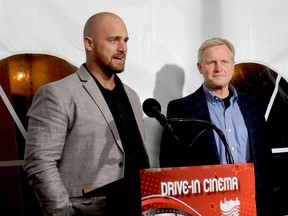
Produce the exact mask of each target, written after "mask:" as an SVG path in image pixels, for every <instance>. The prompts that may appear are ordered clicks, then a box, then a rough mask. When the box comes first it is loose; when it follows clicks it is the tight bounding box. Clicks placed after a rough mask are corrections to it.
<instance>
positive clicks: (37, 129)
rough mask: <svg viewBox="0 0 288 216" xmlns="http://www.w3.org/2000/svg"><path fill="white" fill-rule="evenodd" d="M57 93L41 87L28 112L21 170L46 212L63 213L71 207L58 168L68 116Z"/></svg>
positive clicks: (51, 213) (47, 213)
mask: <svg viewBox="0 0 288 216" xmlns="http://www.w3.org/2000/svg"><path fill="white" fill-rule="evenodd" d="M58 94H59V91H58V92H57V90H52V88H50V87H49V86H44V87H42V88H40V89H39V91H38V92H37V93H36V94H35V96H34V99H33V103H32V106H31V108H30V109H29V111H28V114H27V116H28V118H29V124H28V136H27V140H26V149H25V155H24V170H25V171H26V172H27V174H28V181H29V184H30V185H31V186H32V188H33V189H34V192H35V195H36V197H37V199H38V201H39V203H40V207H41V208H42V209H43V211H44V213H45V215H66V214H68V212H69V211H73V209H72V207H71V206H72V204H71V203H70V201H69V196H68V193H67V190H66V188H65V187H64V185H63V183H62V181H61V178H60V174H59V172H58V168H57V163H58V161H59V160H60V158H61V154H62V149H63V146H64V142H65V136H66V131H67V118H68V117H67V115H66V113H65V109H64V108H63V106H61V97H59V95H58Z"/></svg>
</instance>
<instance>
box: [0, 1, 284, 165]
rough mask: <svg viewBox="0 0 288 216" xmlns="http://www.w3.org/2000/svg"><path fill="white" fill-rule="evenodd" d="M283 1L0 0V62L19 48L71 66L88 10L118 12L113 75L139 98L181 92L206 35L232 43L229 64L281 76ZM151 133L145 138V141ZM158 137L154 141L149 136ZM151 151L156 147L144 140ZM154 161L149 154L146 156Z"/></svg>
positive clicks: (193, 75)
mask: <svg viewBox="0 0 288 216" xmlns="http://www.w3.org/2000/svg"><path fill="white" fill-rule="evenodd" d="M287 10H288V1H286V0H274V1H270V0H241V1H239V0H145V1H135V0H105V1H97V0H83V1H79V0H49V1H47V0H9V1H5V0H0V60H1V59H4V58H7V57H9V56H12V55H15V54H21V53H40V54H50V55H54V56H57V57H60V58H62V59H64V60H67V61H68V62H70V63H72V64H73V65H75V66H80V65H81V64H82V63H83V62H84V61H85V53H84V48H83V43H82V30H83V26H84V23H85V21H86V20H87V19H88V17H90V16H91V15H93V14H94V13H96V12H100V11H110V12H114V13H117V14H118V15H120V16H121V17H122V18H123V20H124V21H125V23H126V24H127V28H128V32H129V37H130V40H129V43H128V47H129V48H128V49H129V50H128V59H127V64H126V70H125V72H124V73H123V74H121V75H120V77H121V79H122V80H123V81H124V82H125V83H127V84H128V85H130V86H131V87H132V88H134V89H135V90H136V91H137V92H138V94H139V96H140V99H141V101H142V102H143V101H144V100H145V99H146V98H149V97H154V98H157V99H159V100H160V102H161V105H162V108H163V109H164V110H163V109H162V112H163V113H165V112H166V111H165V106H166V105H167V103H168V101H169V100H171V99H173V98H176V97H181V96H183V95H187V94H189V93H190V92H192V91H194V90H195V89H196V88H197V87H198V86H199V85H200V84H201V83H202V77H201V76H200V75H199V73H198V71H197V67H196V60H197V49H198V47H199V46H200V44H201V43H202V42H203V41H204V40H206V39H208V38H210V37H223V38H226V39H228V40H230V41H231V42H232V43H233V44H234V45H235V48H236V62H237V63H240V62H258V63H261V64H264V65H266V66H268V67H270V68H271V69H273V70H274V71H276V72H277V73H278V74H279V75H281V76H283V77H284V78H286V80H287V78H288V67H287V65H286V64H287V63H286V60H288V43H287V41H288V39H287V38H288V28H287V27H286V23H285V22H286V21H287V20H288V13H287ZM146 123H147V125H151V124H152V125H153V126H154V127H150V126H149V127H147V132H146V133H147V140H148V142H150V143H153V142H154V143H158V141H159V137H160V135H159V134H160V132H161V128H158V129H156V130H155V129H153V130H152V129H151V128H157V123H155V120H154V121H153V122H152V120H146ZM151 137H153V141H152V140H151ZM157 139H158V141H157ZM149 151H150V152H151V154H153V155H156V156H155V158H157V151H158V146H157V145H153V144H151V145H150V146H149ZM152 165H153V166H157V159H154V158H153V159H152Z"/></svg>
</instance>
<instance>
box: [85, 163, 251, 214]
mask: <svg viewBox="0 0 288 216" xmlns="http://www.w3.org/2000/svg"><path fill="white" fill-rule="evenodd" d="M84 196H86V197H97V196H106V205H107V215H109V216H110V215H126V216H130V215H131V216H132V215H133V216H137V215H139V216H141V215H142V216H152V215H153V216H161V215H163V216H164V215H165V216H168V215H169V216H170V215H171V216H172V215H173V216H174V215H177V216H192V215H193V216H194V215H197V216H198V215H199V216H200V215H203V216H204V215H205V216H206V215H209V216H213V215H215V216H216V215H217V216H219V215H223V216H225V215H227V216H228V215H248V216H256V201H255V178H254V164H253V163H244V164H228V165H209V166H190V167H173V168H152V169H143V170H140V172H139V173H138V174H136V175H133V176H129V177H126V178H123V179H120V180H117V181H115V182H112V183H110V184H107V185H105V186H103V187H100V188H97V189H95V190H92V191H90V192H87V193H84Z"/></svg>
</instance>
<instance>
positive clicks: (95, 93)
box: [77, 65, 124, 152]
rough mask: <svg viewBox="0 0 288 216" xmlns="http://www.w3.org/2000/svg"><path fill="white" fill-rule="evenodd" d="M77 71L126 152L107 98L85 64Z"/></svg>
mask: <svg viewBox="0 0 288 216" xmlns="http://www.w3.org/2000/svg"><path fill="white" fill-rule="evenodd" d="M77 73H78V76H79V78H80V80H81V81H82V82H83V87H84V88H85V89H86V91H87V93H88V94H89V95H90V97H91V99H92V100H93V101H94V102H95V105H96V106H97V107H98V109H99V110H100V112H101V113H102V115H103V118H104V119H105V121H106V123H107V125H108V127H109V128H110V131H111V133H112V135H113V137H114V139H115V142H116V143H117V145H118V146H119V148H120V149H121V150H122V151H123V152H124V149H123V146H122V142H121V139H120V135H119V132H118V129H117V126H116V123H115V121H114V118H113V116H112V113H111V112H110V109H109V107H108V105H107V103H106V101H105V98H104V97H103V95H102V93H101V91H100V89H99V88H98V86H97V84H96V83H95V81H94V79H93V77H91V75H90V74H89V73H88V71H87V70H86V69H85V67H84V66H83V65H82V66H81V67H80V68H79V70H78V71H77Z"/></svg>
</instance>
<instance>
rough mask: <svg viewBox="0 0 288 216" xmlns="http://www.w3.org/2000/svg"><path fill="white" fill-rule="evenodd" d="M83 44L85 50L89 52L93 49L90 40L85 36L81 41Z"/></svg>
mask: <svg viewBox="0 0 288 216" xmlns="http://www.w3.org/2000/svg"><path fill="white" fill-rule="evenodd" d="M83 42H84V46H85V49H86V50H89V51H90V50H92V47H93V40H92V38H90V37H87V36H85V37H84V39H83Z"/></svg>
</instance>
